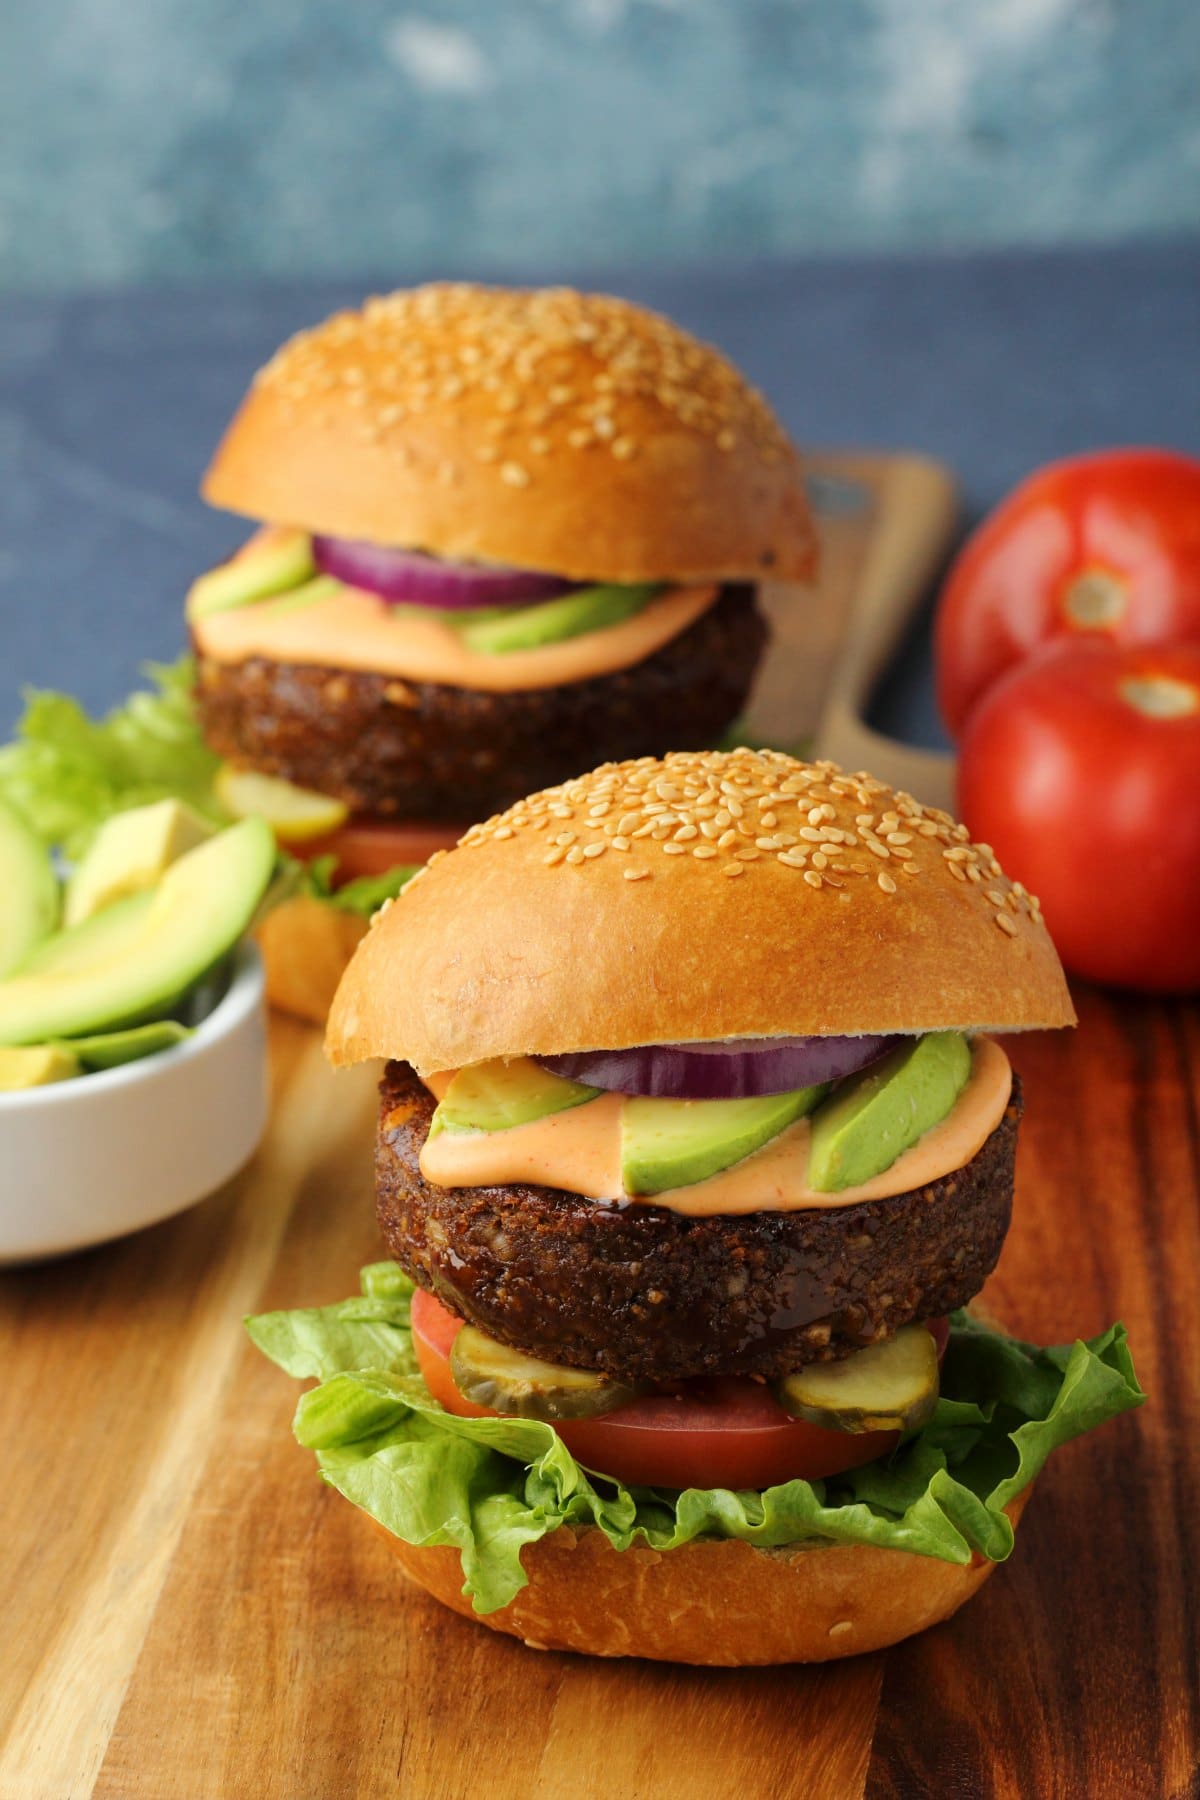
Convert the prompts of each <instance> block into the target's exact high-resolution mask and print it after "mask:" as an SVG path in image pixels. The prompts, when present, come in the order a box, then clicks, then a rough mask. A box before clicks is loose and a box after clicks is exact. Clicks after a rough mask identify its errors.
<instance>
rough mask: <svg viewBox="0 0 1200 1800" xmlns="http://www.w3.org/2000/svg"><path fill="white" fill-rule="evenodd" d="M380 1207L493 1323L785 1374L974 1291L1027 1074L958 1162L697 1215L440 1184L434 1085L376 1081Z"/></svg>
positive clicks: (666, 1364) (393, 1242) (383, 1221)
mask: <svg viewBox="0 0 1200 1800" xmlns="http://www.w3.org/2000/svg"><path fill="white" fill-rule="evenodd" d="M380 1095H381V1104H380V1117H379V1133H378V1138H377V1142H376V1157H375V1167H376V1190H377V1204H378V1213H379V1223H380V1226H381V1227H382V1230H383V1235H384V1238H385V1239H386V1241H387V1245H388V1248H389V1250H390V1251H391V1253H392V1255H393V1256H394V1257H395V1258H396V1260H397V1261H398V1262H399V1263H400V1264H401V1266H402V1267H403V1268H404V1269H406V1270H407V1271H408V1273H409V1274H410V1275H411V1276H412V1277H413V1279H414V1280H415V1281H417V1282H419V1283H420V1285H421V1286H422V1287H425V1288H428V1289H429V1290H430V1292H432V1293H434V1294H436V1295H437V1297H438V1299H439V1300H442V1301H444V1302H445V1303H446V1304H447V1305H448V1306H450V1307H452V1308H453V1309H454V1311H455V1312H457V1313H459V1314H461V1315H462V1317H463V1318H465V1319H467V1320H469V1321H470V1323H471V1324H473V1325H477V1326H478V1327H479V1329H480V1330H481V1331H484V1332H486V1333H487V1334H488V1336H489V1337H493V1338H497V1339H499V1340H500V1341H501V1342H502V1343H505V1344H509V1345H512V1346H513V1347H514V1348H515V1349H518V1350H525V1351H528V1352H529V1353H530V1354H532V1355H536V1356H542V1357H545V1358H547V1359H548V1360H549V1361H552V1362H559V1363H568V1364H571V1365H573V1366H575V1367H580V1368H588V1369H602V1370H604V1371H605V1372H606V1373H608V1374H610V1375H616V1376H624V1377H626V1378H629V1379H635V1380H642V1381H646V1380H648V1381H674V1380H683V1379H685V1378H687V1377H689V1376H694V1375H713V1374H738V1375H760V1376H766V1377H768V1378H774V1377H777V1376H780V1375H785V1374H787V1373H788V1372H789V1371H790V1370H792V1369H795V1368H800V1367H802V1366H803V1365H804V1364H806V1363H811V1362H818V1361H828V1360H832V1359H836V1358H839V1357H842V1356H847V1355H849V1354H850V1352H851V1351H853V1350H855V1349H858V1348H860V1347H861V1346H862V1345H863V1344H867V1343H871V1342H872V1341H874V1340H875V1339H877V1338H881V1337H885V1336H888V1335H889V1334H890V1333H892V1332H893V1331H895V1330H897V1329H898V1327H899V1326H901V1325H905V1324H907V1323H908V1322H909V1321H910V1320H913V1319H932V1318H938V1317H940V1316H941V1315H942V1314H943V1313H947V1312H950V1311H951V1310H952V1309H953V1308H954V1307H956V1306H962V1305H965V1303H966V1302H967V1301H968V1300H970V1299H971V1298H972V1296H973V1295H975V1294H976V1293H978V1291H979V1289H980V1288H981V1287H982V1286H983V1283H984V1281H985V1280H986V1278H987V1276H988V1275H989V1274H990V1273H991V1270H992V1269H993V1268H994V1266H995V1263H996V1259H997V1257H998V1256H999V1254H1000V1248H1001V1245H1002V1244H1003V1242H1004V1236H1005V1233H1006V1232H1007V1230H1008V1223H1009V1216H1010V1213H1011V1210H1012V1188H1013V1160H1014V1155H1015V1151H1016V1138H1017V1122H1018V1119H1019V1116H1020V1110H1021V1096H1020V1086H1019V1083H1017V1082H1016V1081H1014V1084H1013V1095H1012V1099H1011V1101H1010V1103H1009V1106H1008V1110H1007V1111H1006V1113H1005V1115H1004V1118H1003V1119H1002V1120H1001V1122H1000V1124H999V1125H998V1126H997V1127H996V1129H995V1131H993V1133H992V1135H991V1136H990V1137H989V1138H988V1140H987V1142H986V1143H985V1144H984V1146H983V1148H982V1149H981V1150H980V1151H979V1153H978V1155H976V1156H974V1157H973V1158H972V1159H971V1161H970V1162H969V1163H967V1164H966V1165H965V1166H964V1167H963V1168H961V1169H956V1170H955V1171H954V1172H953V1173H952V1174H950V1175H944V1176H942V1177H941V1178H940V1179H939V1180H937V1181H931V1182H929V1183H928V1184H927V1185H926V1186H924V1187H920V1188H913V1189H911V1190H910V1191H909V1192H907V1193H903V1194H894V1195H892V1196H890V1197H889V1198H888V1199H885V1200H872V1201H864V1202H860V1203H859V1204H857V1205H851V1206H844V1207H831V1208H819V1209H816V1208H814V1209H811V1210H808V1211H803V1212H790V1213H789V1212H760V1213H749V1214H745V1215H741V1216H720V1215H718V1216H713V1217H708V1218H693V1217H689V1216H687V1215H685V1214H682V1213H675V1212H671V1211H670V1210H669V1209H668V1208H667V1207H663V1206H654V1205H649V1204H643V1203H642V1202H636V1203H633V1204H623V1205H619V1206H610V1205H605V1204H603V1203H601V1202H598V1201H594V1200H587V1199H584V1198H582V1197H581V1196H579V1195H578V1194H570V1193H565V1192H563V1191H562V1190H560V1189H557V1188H542V1187H527V1186H520V1185H514V1186H506V1187H487V1188H440V1187H435V1186H433V1185H432V1184H431V1183H430V1182H428V1181H426V1180H425V1178H424V1177H423V1175H422V1174H421V1170H420V1165H419V1161H418V1159H419V1157H420V1154H421V1147H422V1145H423V1144H424V1142H425V1138H426V1136H427V1134H428V1130H429V1124H430V1120H431V1119H432V1117H433V1110H434V1104H435V1103H434V1101H433V1099H432V1097H431V1096H430V1094H429V1093H428V1092H427V1090H426V1089H425V1088H424V1087H423V1086H422V1084H421V1083H420V1081H418V1079H417V1077H416V1076H415V1075H414V1073H413V1072H412V1070H411V1069H410V1068H409V1067H408V1065H407V1064H406V1063H389V1064H388V1067H387V1069H386V1071H385V1074H384V1077H383V1080H382V1082H381V1084H380Z"/></svg>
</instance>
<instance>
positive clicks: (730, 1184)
mask: <svg viewBox="0 0 1200 1800" xmlns="http://www.w3.org/2000/svg"><path fill="white" fill-rule="evenodd" d="M449 1081H450V1077H449V1075H431V1076H430V1077H429V1079H428V1080H427V1081H426V1083H425V1085H426V1087H428V1088H429V1090H430V1092H431V1093H432V1094H434V1096H435V1097H440V1096H441V1094H444V1093H445V1091H446V1088H447V1086H448V1085H449ZM1011 1092H1012V1069H1011V1067H1010V1066H1009V1061H1008V1058H1007V1057H1006V1056H1005V1054H1004V1052H1003V1050H1001V1048H1000V1046H999V1045H998V1044H996V1043H993V1042H992V1040H991V1038H985V1037H980V1038H976V1039H974V1041H973V1043H972V1045H971V1073H970V1075H969V1077H968V1079H967V1084H966V1086H965V1087H964V1088H963V1091H962V1093H961V1094H960V1095H959V1097H958V1100H957V1102H956V1103H955V1105H954V1107H953V1108H952V1109H951V1111H950V1112H949V1113H947V1115H946V1117H945V1118H944V1119H943V1120H942V1121H941V1123H940V1124H938V1125H935V1126H934V1127H933V1129H932V1130H931V1131H927V1132H926V1133H925V1135H924V1137H922V1138H919V1139H918V1141H917V1142H916V1143H915V1144H913V1145H912V1146H911V1148H910V1149H908V1150H905V1151H904V1152H903V1154H902V1155H900V1156H898V1157H897V1158H896V1161H895V1162H894V1163H893V1164H892V1166H891V1168H890V1169H885V1170H884V1172H883V1174H882V1175H876V1176H874V1177H873V1178H872V1179H871V1180H870V1181H864V1182H862V1183H860V1184H859V1185H858V1186H857V1187H848V1188H841V1189H839V1191H838V1192H837V1193H836V1194H823V1193H818V1192H817V1190H816V1189H815V1188H812V1187H810V1186H809V1185H808V1152H809V1139H810V1136H811V1127H810V1125H809V1121H808V1120H807V1119H798V1120H797V1121H796V1123H795V1124H794V1125H789V1126H788V1128H787V1129H786V1130H785V1131H782V1132H780V1134H779V1136H778V1137H775V1138H772V1139H771V1141H770V1143H769V1144H764V1145H763V1147H762V1149H761V1150H756V1151H755V1152H754V1153H753V1155H751V1156H747V1157H743V1159H742V1161H741V1162H738V1163H734V1164H733V1166H732V1167H731V1168H728V1169H724V1170H722V1172H721V1173H720V1174H719V1175H711V1176H710V1177H709V1178H708V1180H707V1181H697V1182H695V1183H693V1185H692V1186H690V1187H683V1188H672V1189H669V1190H668V1191H667V1192H666V1193H662V1194H652V1195H646V1196H644V1197H643V1199H642V1201H641V1202H640V1203H641V1204H646V1205H653V1206H665V1207H669V1208H670V1210H671V1211H672V1212H677V1213H688V1214H690V1215H692V1216H693V1217H695V1218H702V1217H707V1216H708V1215H710V1214H734V1213H751V1212H801V1211H803V1210H805V1209H806V1208H808V1207H837V1206H853V1205H855V1204H856V1203H857V1202H858V1201H860V1200H884V1199H886V1198H887V1197H888V1196H889V1195H891V1194H904V1193H907V1192H908V1191H909V1189H910V1188H918V1187H923V1186H924V1185H925V1184H926V1183H927V1182H930V1181H936V1180H938V1179H939V1177H941V1176H943V1175H949V1174H950V1173H952V1171H953V1170H955V1169H961V1168H962V1167H963V1165H964V1164H965V1163H968V1162H970V1160H971V1158H972V1157H973V1156H974V1155H976V1153H977V1152H978V1151H979V1150H981V1149H982V1148H983V1145H984V1143H985V1142H986V1141H987V1139H988V1138H989V1137H990V1136H991V1134H992V1132H993V1131H994V1130H995V1129H996V1127H997V1125H998V1124H999V1123H1000V1121H1001V1119H1002V1118H1003V1117H1004V1112H1005V1108H1006V1107H1007V1105H1008V1100H1009V1095H1010V1093H1011ZM624 1103H625V1102H624V1096H623V1095H621V1094H604V1095H602V1096H601V1097H600V1098H599V1099H598V1100H589V1101H587V1102H586V1103H585V1104H584V1105H582V1106H573V1107H571V1108H570V1109H569V1110H568V1111H566V1112H560V1113H551V1114H550V1116H549V1117H548V1118H544V1119H535V1120H533V1121H532V1123H530V1124H528V1125H514V1126H513V1127H512V1128H511V1129H510V1130H508V1131H480V1132H452V1131H442V1132H439V1133H438V1135H437V1137H435V1138H433V1139H431V1140H429V1141H428V1142H427V1143H426V1144H425V1147H424V1149H423V1150H422V1151H421V1173H422V1175H424V1177H425V1179H426V1180H427V1181H432V1182H434V1183H435V1184H436V1185H437V1186H438V1187H446V1188H457V1187H492V1186H497V1185H502V1184H507V1183H510V1182H529V1183H531V1184H532V1185H534V1186H536V1187H555V1188H565V1189H566V1191H567V1192H568V1193H572V1194H582V1195H584V1196H585V1197H586V1198H588V1199H590V1200H609V1201H613V1200H616V1201H631V1202H633V1203H634V1204H637V1203H639V1202H638V1197H637V1196H631V1195H628V1194H626V1193H625V1190H624V1187H623V1185H622V1181H621V1111H622V1108H623V1106H624Z"/></svg>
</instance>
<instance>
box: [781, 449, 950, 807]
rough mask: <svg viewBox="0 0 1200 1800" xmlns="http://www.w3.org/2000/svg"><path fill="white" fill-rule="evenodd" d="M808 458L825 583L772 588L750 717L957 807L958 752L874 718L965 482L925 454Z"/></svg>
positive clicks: (937, 565)
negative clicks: (869, 719) (892, 730)
mask: <svg viewBox="0 0 1200 1800" xmlns="http://www.w3.org/2000/svg"><path fill="white" fill-rule="evenodd" d="M806 460H807V467H808V474H809V490H810V494H811V497H812V500H813V504H814V512H815V516H816V520H817V526H818V530H819V533H820V540H821V571H820V577H819V579H818V581H817V584H816V586H815V587H813V588H801V587H794V586H791V585H785V584H782V583H774V584H768V585H767V586H766V588H765V589H764V590H763V598H764V601H765V604H766V609H767V613H768V615H769V617H770V620H771V626H772V631H773V644H772V651H771V654H770V655H769V656H768V657H767V659H766V661H765V663H764V666H763V669H762V671H761V674H760V676H759V679H758V682H757V683H756V686H755V689H754V693H753V694H752V696H751V701H750V706H749V709H748V723H749V725H750V726H751V728H752V730H753V731H754V732H755V733H757V734H758V735H759V736H761V737H762V738H763V739H765V740H766V741H767V742H770V743H779V744H794V743H798V742H811V743H813V744H814V746H815V751H816V754H817V755H820V756H828V757H832V759H833V760H834V761H835V762H839V763H841V764H842V765H843V767H845V768H850V769H864V768H865V769H870V770H871V771H872V773H873V774H875V775H878V776H881V777H882V778H883V779H885V780H887V781H891V782H892V783H893V784H894V785H895V786H897V787H902V788H906V789H908V791H909V792H910V793H914V794H916V796H917V797H918V799H920V800H924V801H925V802H927V803H928V804H930V805H934V806H948V805H949V803H950V795H951V787H952V781H953V766H952V763H951V761H950V758H949V757H947V756H943V755H939V754H937V753H935V752H931V751H927V750H920V749H916V748H914V747H912V746H911V745H906V744H901V743H898V742H897V741H896V740H895V739H892V738H887V737H884V736H882V735H881V734H880V733H879V732H876V731H873V730H872V729H871V728H870V727H869V726H868V725H867V724H866V715H867V711H868V708H869V706H870V702H871V696H872V693H873V691H874V688H875V685H876V683H877V682H878V680H879V678H880V676H881V675H882V674H883V673H884V671H885V669H886V668H887V665H888V663H889V662H890V660H891V658H892V657H893V655H894V654H895V652H896V650H897V649H898V648H899V646H900V645H901V643H902V642H903V641H904V638H905V636H906V634H907V632H908V630H909V628H910V627H911V625H912V622H913V619H914V616H915V614H916V612H917V609H918V607H919V606H920V604H921V602H922V601H923V600H924V599H925V597H926V595H927V594H928V592H929V590H930V587H931V585H932V583H933V581H934V580H935V578H936V577H937V575H938V573H939V571H940V569H941V567H942V564H943V563H944V561H945V559H946V556H947V553H948V551H949V549H950V545H951V542H952V540H953V536H954V530H955V525H956V522H957V516H958V500H957V493H956V489H955V484H954V481H953V478H952V477H951V475H950V473H949V471H948V470H946V469H945V468H943V467H942V465H941V464H940V463H936V462H934V461H932V460H931V459H930V458H928V457H923V456H916V455H904V454H894V455H855V454H850V453H845V452H842V453H838V452H833V451H814V452H812V453H810V454H809V456H808V457H807V459H806Z"/></svg>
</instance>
